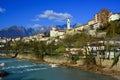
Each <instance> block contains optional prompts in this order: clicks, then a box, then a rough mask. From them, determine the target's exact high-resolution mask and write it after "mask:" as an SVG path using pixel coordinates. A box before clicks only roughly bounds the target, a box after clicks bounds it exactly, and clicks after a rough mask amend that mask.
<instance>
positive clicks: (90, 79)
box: [0, 57, 116, 80]
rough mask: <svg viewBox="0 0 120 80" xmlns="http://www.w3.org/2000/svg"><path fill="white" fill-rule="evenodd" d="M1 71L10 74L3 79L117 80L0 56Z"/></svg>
mask: <svg viewBox="0 0 120 80" xmlns="http://www.w3.org/2000/svg"><path fill="white" fill-rule="evenodd" d="M0 63H5V66H4V67H0V71H2V70H5V71H7V72H9V75H7V76H5V77H3V78H2V79H3V80H116V79H114V78H112V77H110V76H105V75H100V74H95V73H90V72H86V71H81V70H77V69H73V68H65V67H54V68H53V67H51V66H50V65H49V64H45V63H33V62H30V61H27V60H19V59H14V58H6V57H0Z"/></svg>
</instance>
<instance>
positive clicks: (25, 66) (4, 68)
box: [2, 64, 37, 70]
mask: <svg viewBox="0 0 120 80" xmlns="http://www.w3.org/2000/svg"><path fill="white" fill-rule="evenodd" d="M35 66H37V65H35V64H34V65H24V66H22V65H20V66H10V67H3V68H2V69H3V70H6V69H20V68H28V67H35Z"/></svg>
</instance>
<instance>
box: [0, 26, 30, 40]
mask: <svg viewBox="0 0 120 80" xmlns="http://www.w3.org/2000/svg"><path fill="white" fill-rule="evenodd" d="M28 35H29V34H28V32H27V31H26V29H25V28H24V27H22V26H19V27H18V26H11V27H9V28H4V29H2V30H0V37H6V38H16V37H24V36H28Z"/></svg>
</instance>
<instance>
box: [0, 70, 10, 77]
mask: <svg viewBox="0 0 120 80" xmlns="http://www.w3.org/2000/svg"><path fill="white" fill-rule="evenodd" d="M7 75H8V72H7V71H1V72H0V77H4V76H7Z"/></svg>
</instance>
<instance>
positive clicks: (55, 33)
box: [50, 27, 65, 37]
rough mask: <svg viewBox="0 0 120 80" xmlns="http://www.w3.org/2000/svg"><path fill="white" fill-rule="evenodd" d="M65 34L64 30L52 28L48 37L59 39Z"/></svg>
mask: <svg viewBox="0 0 120 80" xmlns="http://www.w3.org/2000/svg"><path fill="white" fill-rule="evenodd" d="M64 34H65V30H57V29H56V28H55V27H52V29H51V30H50V37H60V36H63V35H64Z"/></svg>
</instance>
